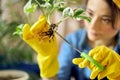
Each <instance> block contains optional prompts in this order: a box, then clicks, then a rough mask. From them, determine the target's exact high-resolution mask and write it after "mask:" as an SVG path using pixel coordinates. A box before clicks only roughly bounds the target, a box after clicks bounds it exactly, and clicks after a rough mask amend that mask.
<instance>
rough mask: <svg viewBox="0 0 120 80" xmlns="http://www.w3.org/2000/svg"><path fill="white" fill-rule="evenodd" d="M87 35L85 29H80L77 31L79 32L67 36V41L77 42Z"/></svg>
mask: <svg viewBox="0 0 120 80" xmlns="http://www.w3.org/2000/svg"><path fill="white" fill-rule="evenodd" d="M85 34H86V30H85V29H79V30H77V31H74V32H72V33H70V34H68V35H67V36H66V39H67V40H74V41H75V40H79V39H81V38H82V37H84V36H85Z"/></svg>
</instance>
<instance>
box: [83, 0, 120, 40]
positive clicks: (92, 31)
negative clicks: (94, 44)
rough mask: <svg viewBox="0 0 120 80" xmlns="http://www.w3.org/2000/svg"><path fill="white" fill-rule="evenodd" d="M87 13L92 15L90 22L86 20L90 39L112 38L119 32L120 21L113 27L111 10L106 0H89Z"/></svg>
mask: <svg viewBox="0 0 120 80" xmlns="http://www.w3.org/2000/svg"><path fill="white" fill-rule="evenodd" d="M86 14H87V15H88V16H89V17H91V22H90V23H89V22H87V21H86V22H85V25H86V27H85V28H86V30H87V34H88V39H89V40H90V41H96V40H102V41H106V40H110V39H113V37H114V36H115V35H116V34H117V32H118V29H119V28H118V26H119V25H120V24H119V23H120V22H118V24H116V27H115V28H113V27H112V20H111V16H112V15H111V10H110V7H109V5H108V4H107V3H106V2H105V0H88V4H87V8H86ZM119 21H120V20H119Z"/></svg>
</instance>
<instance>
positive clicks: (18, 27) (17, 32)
mask: <svg viewBox="0 0 120 80" xmlns="http://www.w3.org/2000/svg"><path fill="white" fill-rule="evenodd" d="M23 26H24V24H20V25H18V26H17V27H16V31H15V32H14V33H13V35H18V36H20V37H21V36H22V28H23Z"/></svg>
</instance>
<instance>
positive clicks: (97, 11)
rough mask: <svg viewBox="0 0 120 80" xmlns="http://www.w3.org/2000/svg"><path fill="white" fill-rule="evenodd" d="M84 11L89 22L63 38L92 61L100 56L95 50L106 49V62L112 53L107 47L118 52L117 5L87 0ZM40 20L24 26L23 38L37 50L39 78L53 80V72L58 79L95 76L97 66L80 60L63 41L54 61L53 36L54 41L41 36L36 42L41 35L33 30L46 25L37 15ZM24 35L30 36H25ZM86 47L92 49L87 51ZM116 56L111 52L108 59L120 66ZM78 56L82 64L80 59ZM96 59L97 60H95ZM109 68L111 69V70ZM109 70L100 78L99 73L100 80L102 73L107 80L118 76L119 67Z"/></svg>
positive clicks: (104, 0)
mask: <svg viewBox="0 0 120 80" xmlns="http://www.w3.org/2000/svg"><path fill="white" fill-rule="evenodd" d="M86 14H87V15H88V16H89V17H91V22H90V23H89V22H85V27H84V28H83V29H80V30H78V31H76V32H73V33H71V34H69V35H68V36H67V37H66V39H67V40H68V41H69V42H70V43H71V44H73V45H74V46H75V47H76V48H78V49H79V50H80V51H82V52H85V53H89V55H90V56H91V57H93V58H94V59H96V60H97V59H98V58H102V57H100V56H104V55H103V54H102V53H101V52H99V51H100V50H101V49H102V50H105V51H106V53H105V52H103V53H104V54H106V55H107V53H108V52H110V53H111V54H110V56H109V57H108V58H107V60H106V59H105V60H106V61H109V60H110V59H112V57H111V56H114V52H113V51H112V50H111V49H113V50H114V51H115V54H116V53H118V54H120V47H119V46H120V40H119V39H120V38H119V35H120V34H119V29H120V9H119V8H118V7H117V5H116V4H115V3H114V2H113V1H112V0H88V1H87V6H86ZM40 19H41V21H38V22H37V24H38V23H40V22H43V23H42V25H39V27H40V28H38V26H37V24H35V25H34V26H32V29H30V27H29V25H25V26H24V28H23V40H24V41H25V42H27V43H28V44H29V45H30V46H31V47H32V48H33V49H35V50H36V51H37V53H38V56H37V59H38V64H39V67H40V70H41V77H42V78H43V79H47V80H51V79H53V80H55V79H56V78H55V76H56V75H57V79H58V80H70V79H71V77H74V78H75V80H89V78H91V79H94V78H95V77H96V76H97V75H98V76H99V73H100V71H99V70H98V69H94V68H96V67H94V65H92V64H91V63H90V62H88V61H87V60H86V61H84V59H83V58H80V59H79V57H80V54H79V53H77V52H76V51H75V50H74V49H73V48H71V47H70V46H69V45H68V44H67V43H66V42H64V43H63V44H62V47H61V50H60V53H59V64H58V60H57V56H58V54H57V53H58V48H57V42H56V39H55V36H54V37H53V39H54V40H52V41H48V39H46V38H44V40H42V41H39V40H40V39H41V37H40V35H38V36H37V35H36V34H37V32H36V30H38V29H39V32H40V31H42V30H44V29H43V28H41V27H44V28H45V27H46V26H48V25H46V24H44V23H46V21H45V20H46V19H45V18H44V17H41V18H40ZM43 24H44V25H43ZM36 27H37V28H36ZM31 32H32V34H31ZM28 35H31V36H29V37H28ZM34 35H36V36H37V37H38V39H34V38H35V37H34ZM31 37H34V38H31ZM100 45H104V46H106V47H103V46H102V47H97V46H100ZM96 47H97V50H98V52H99V53H100V54H97V58H96V57H95V56H94V55H95V53H94V54H93V52H95V51H96ZM46 49H47V50H46ZM109 49H110V50H109ZM90 50H93V51H92V52H91V51H90ZM89 51H90V52H89ZM96 53H97V52H96ZM91 54H93V55H91ZM99 55H100V56H99ZM108 55H109V54H108ZM116 56H119V55H115V57H113V61H111V62H109V63H111V64H112V63H113V62H114V61H117V62H114V63H116V64H115V65H114V67H112V68H116V67H120V64H119V63H120V62H119V58H118V60H117V59H116ZM77 57H78V59H77V60H75V59H74V58H77ZM106 57H107V56H106ZM73 59H74V60H73ZM81 59H82V61H83V63H82V62H81V61H80V60H81ZM72 60H73V62H74V63H75V64H77V65H79V67H81V68H79V67H78V66H77V65H75V64H73V63H72ZM86 62H87V63H86ZM98 62H100V61H99V60H98ZM103 62H104V61H103ZM100 63H101V62H100ZM101 64H103V63H101ZM58 65H59V66H58ZM86 66H88V67H89V68H90V70H92V73H91V71H90V70H88V68H84V67H86ZM102 66H104V71H105V70H108V69H112V68H109V67H110V66H111V65H109V66H108V65H102ZM106 66H107V67H106ZM112 66H113V65H112ZM116 69H117V68H116ZM58 70H59V72H58ZM117 70H118V69H117ZM112 71H113V72H115V70H112ZM108 72H109V71H108ZM113 72H111V73H108V74H110V75H112V77H110V75H108V74H107V73H105V75H104V74H103V75H104V76H102V77H101V75H100V76H99V79H101V78H102V79H103V78H104V77H106V76H107V78H108V79H114V78H116V76H115V75H117V77H118V76H119V77H120V75H118V74H119V73H120V71H119V70H118V72H117V73H115V74H114V73H113ZM57 73H58V74H57ZM90 73H91V76H90ZM95 73H96V74H95ZM112 73H113V74H114V76H113V74H112Z"/></svg>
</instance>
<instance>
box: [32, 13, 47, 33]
mask: <svg viewBox="0 0 120 80" xmlns="http://www.w3.org/2000/svg"><path fill="white" fill-rule="evenodd" d="M46 25H47V21H46V18H45V16H44V15H41V16H40V18H39V20H38V21H37V22H36V23H34V24H33V26H32V27H31V29H30V31H31V32H32V33H39V32H41V31H45V30H48V27H47V26H46ZM44 29H45V30H44Z"/></svg>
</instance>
